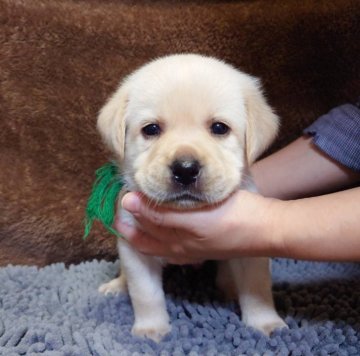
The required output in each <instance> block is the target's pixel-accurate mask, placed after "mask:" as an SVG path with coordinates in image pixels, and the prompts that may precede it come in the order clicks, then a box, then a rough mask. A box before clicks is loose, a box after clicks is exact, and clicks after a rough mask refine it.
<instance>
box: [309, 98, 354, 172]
mask: <svg viewBox="0 0 360 356" xmlns="http://www.w3.org/2000/svg"><path fill="white" fill-rule="evenodd" d="M304 133H305V134H307V135H310V136H312V137H313V143H314V144H315V145H316V146H317V147H318V148H319V149H320V150H322V151H323V152H325V153H326V154H327V155H329V156H330V157H331V158H333V159H335V160H336V161H338V162H339V163H341V164H343V165H344V166H346V167H348V168H350V169H352V170H354V171H356V172H360V107H359V106H357V105H352V104H344V105H341V106H338V107H336V108H334V109H332V110H331V111H329V112H328V113H327V114H325V115H323V116H320V117H319V118H318V119H317V120H316V121H315V122H314V123H313V124H312V125H310V126H309V127H307V128H306V129H305V130H304Z"/></svg>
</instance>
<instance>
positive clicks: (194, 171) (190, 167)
mask: <svg viewBox="0 0 360 356" xmlns="http://www.w3.org/2000/svg"><path fill="white" fill-rule="evenodd" d="M200 168H201V167H200V163H199V161H197V160H195V159H193V158H179V159H177V160H176V161H174V162H173V163H172V165H171V166H170V169H171V171H172V174H173V179H174V181H175V182H176V183H178V184H181V185H185V186H186V185H190V184H192V183H195V182H196V179H197V177H198V175H199V173H200Z"/></svg>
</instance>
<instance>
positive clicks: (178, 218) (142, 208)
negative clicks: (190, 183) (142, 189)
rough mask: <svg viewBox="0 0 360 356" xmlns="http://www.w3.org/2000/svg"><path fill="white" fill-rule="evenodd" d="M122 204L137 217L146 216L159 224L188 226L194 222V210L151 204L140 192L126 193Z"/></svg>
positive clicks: (174, 226) (155, 223)
mask: <svg viewBox="0 0 360 356" xmlns="http://www.w3.org/2000/svg"><path fill="white" fill-rule="evenodd" d="M121 206H122V208H123V209H125V210H127V211H128V212H130V213H131V214H133V215H134V216H135V217H138V218H139V217H141V218H145V219H146V220H148V221H150V222H151V223H153V224H154V225H157V226H162V227H173V228H186V227H191V226H192V225H193V224H194V222H193V221H192V219H193V218H194V212H191V211H190V212H189V211H182V210H170V209H165V208H162V207H159V206H151V205H150V204H149V202H148V200H147V199H146V197H144V196H143V195H141V194H139V193H133V192H130V193H127V194H125V195H124V197H123V199H122V201H121Z"/></svg>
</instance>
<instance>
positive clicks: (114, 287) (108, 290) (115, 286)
mask: <svg viewBox="0 0 360 356" xmlns="http://www.w3.org/2000/svg"><path fill="white" fill-rule="evenodd" d="M98 290H99V292H100V293H102V294H105V295H107V294H119V293H125V292H127V284H126V276H125V272H123V268H121V270H120V274H119V277H117V278H114V279H112V280H111V281H110V282H107V283H104V284H102V285H101V286H100V287H99V289H98Z"/></svg>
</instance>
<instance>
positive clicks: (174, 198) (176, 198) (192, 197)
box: [163, 192, 206, 208]
mask: <svg viewBox="0 0 360 356" xmlns="http://www.w3.org/2000/svg"><path fill="white" fill-rule="evenodd" d="M163 203H164V204H166V205H172V206H175V207H179V208H190V207H196V206H199V205H203V204H204V203H206V199H205V197H204V196H203V195H202V194H199V193H197V194H195V193H192V192H179V193H171V194H169V195H167V197H166V198H165V199H164V200H163Z"/></svg>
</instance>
